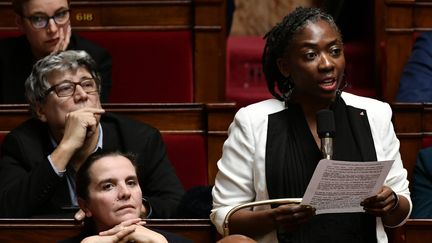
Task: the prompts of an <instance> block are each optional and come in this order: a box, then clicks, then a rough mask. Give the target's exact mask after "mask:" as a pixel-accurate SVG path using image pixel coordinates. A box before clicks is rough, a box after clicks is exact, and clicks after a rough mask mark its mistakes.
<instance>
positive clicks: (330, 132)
mask: <svg viewBox="0 0 432 243" xmlns="http://www.w3.org/2000/svg"><path fill="white" fill-rule="evenodd" d="M316 117H317V133H318V136H319V137H320V138H321V152H322V154H323V157H324V158H325V159H332V157H333V138H334V136H335V133H336V128H335V121H334V115H333V111H331V110H329V109H323V110H320V111H318V112H317V113H316Z"/></svg>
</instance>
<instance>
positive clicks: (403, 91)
mask: <svg viewBox="0 0 432 243" xmlns="http://www.w3.org/2000/svg"><path fill="white" fill-rule="evenodd" d="M396 100H397V101H399V102H432V32H424V33H422V34H421V35H420V36H419V37H417V40H416V42H415V44H414V47H413V50H412V53H411V56H410V58H409V60H408V62H407V64H406V65H405V67H404V70H403V73H402V75H401V78H400V81H399V91H398V94H397V99H396Z"/></svg>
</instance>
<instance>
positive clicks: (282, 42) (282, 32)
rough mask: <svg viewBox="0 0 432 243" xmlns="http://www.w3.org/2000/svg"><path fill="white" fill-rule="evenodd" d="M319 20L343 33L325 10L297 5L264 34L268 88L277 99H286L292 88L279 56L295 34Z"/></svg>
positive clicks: (264, 70)
mask: <svg viewBox="0 0 432 243" xmlns="http://www.w3.org/2000/svg"><path fill="white" fill-rule="evenodd" d="M318 20H324V21H326V22H328V23H329V24H330V26H332V27H333V28H334V29H335V30H337V31H338V32H339V34H340V33H341V32H340V29H339V28H338V27H337V25H336V23H335V21H334V19H333V17H332V16H331V15H329V14H327V13H325V12H324V11H323V10H321V9H319V8H305V7H297V8H296V9H295V10H294V11H292V12H291V13H290V14H288V15H287V16H285V17H284V18H283V19H282V22H280V23H278V24H276V25H275V26H274V27H273V28H272V29H271V30H270V31H269V32H267V34H266V35H265V36H264V39H266V44H265V47H264V52H263V57H262V65H263V72H264V75H265V77H266V80H267V88H268V90H269V91H270V93H271V94H272V95H273V97H275V98H276V99H278V100H281V101H284V98H283V94H285V93H287V92H288V91H289V89H290V88H292V87H290V81H289V80H288V79H287V77H284V76H283V75H282V73H281V72H280V70H279V67H278V65H277V60H278V58H280V57H282V56H283V55H284V52H285V51H286V50H287V49H288V47H289V45H290V44H291V41H292V39H293V37H294V36H295V34H297V33H298V32H299V31H300V30H302V29H303V28H304V27H305V26H306V25H307V24H308V23H311V22H312V23H315V22H317V21H318ZM275 86H277V88H278V90H276V89H275Z"/></svg>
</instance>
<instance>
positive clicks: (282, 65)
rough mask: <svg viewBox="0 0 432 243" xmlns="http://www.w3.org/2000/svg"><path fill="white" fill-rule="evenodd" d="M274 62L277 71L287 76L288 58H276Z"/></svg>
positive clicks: (288, 73)
mask: <svg viewBox="0 0 432 243" xmlns="http://www.w3.org/2000/svg"><path fill="white" fill-rule="evenodd" d="M276 64H277V66H278V68H279V72H281V74H282V75H283V76H284V77H289V76H290V70H289V67H288V60H287V59H286V58H283V57H280V58H278V59H277V60H276Z"/></svg>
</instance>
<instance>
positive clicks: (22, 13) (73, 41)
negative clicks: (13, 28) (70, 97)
mask: <svg viewBox="0 0 432 243" xmlns="http://www.w3.org/2000/svg"><path fill="white" fill-rule="evenodd" d="M12 6H13V9H14V11H15V14H16V21H15V22H16V23H17V26H18V28H19V29H20V30H21V32H23V35H21V36H18V37H11V38H5V39H3V40H0V53H1V55H0V103H3V104H5V103H26V100H25V96H24V82H25V80H26V78H27V77H28V76H29V74H30V72H31V69H32V66H33V64H34V63H35V62H36V61H37V60H39V59H41V58H43V57H45V56H47V55H49V54H51V53H55V52H58V51H64V50H85V51H86V52H87V53H89V54H90V56H91V57H92V58H93V59H94V60H95V61H96V63H97V64H98V72H99V73H100V74H101V76H102V78H101V81H102V88H101V101H102V102H108V95H109V92H110V89H111V66H112V64H111V56H110V54H109V53H108V52H107V50H105V49H104V48H102V47H99V46H98V45H97V44H95V43H93V42H90V41H88V40H86V39H83V38H81V37H79V36H78V35H77V34H75V33H73V32H71V25H70V16H71V13H70V9H69V0H13V1H12Z"/></svg>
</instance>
